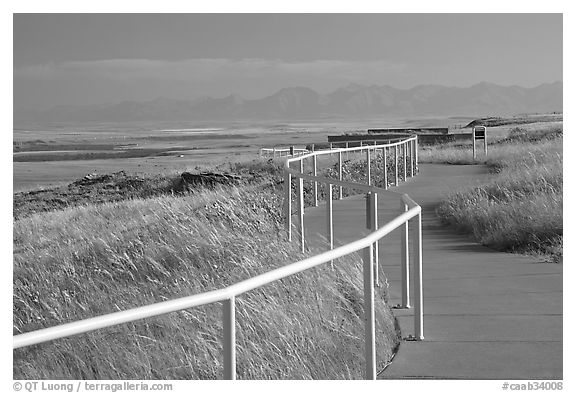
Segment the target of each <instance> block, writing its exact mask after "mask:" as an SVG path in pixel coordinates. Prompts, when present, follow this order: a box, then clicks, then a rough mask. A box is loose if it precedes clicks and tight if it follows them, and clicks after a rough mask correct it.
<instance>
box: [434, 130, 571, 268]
mask: <svg viewBox="0 0 576 393" xmlns="http://www.w3.org/2000/svg"><path fill="white" fill-rule="evenodd" d="M467 154H468V156H470V151H469V148H468V152H467ZM450 157H451V159H450V160H448V161H449V162H451V161H456V162H459V160H460V159H461V160H464V159H465V158H464V157H462V152H461V150H460V149H459V148H455V147H448V148H444V149H442V148H440V149H439V150H437V151H436V152H433V151H432V152H429V156H428V158H429V161H435V160H436V161H437V162H438V161H440V162H442V161H443V160H446V159H447V158H450ZM484 162H485V163H486V164H487V165H488V167H489V168H490V170H491V172H493V173H495V174H496V176H495V177H494V178H493V179H492V180H491V181H490V182H489V183H487V184H483V185H480V186H476V187H473V188H470V189H466V190H463V191H459V192H455V193H453V194H451V195H450V196H449V197H448V198H447V199H446V200H445V201H444V202H443V203H442V204H441V205H440V206H439V208H438V210H437V212H438V214H439V215H440V217H441V218H442V219H443V220H444V222H446V223H448V224H451V225H454V226H456V227H458V228H459V229H460V230H463V231H465V232H468V233H471V234H473V235H474V237H475V238H476V239H477V240H478V241H479V242H481V243H482V244H485V245H488V246H490V247H493V248H495V249H497V250H502V251H512V252H521V253H534V254H540V255H543V256H544V257H545V258H547V259H549V260H551V261H561V260H562V238H563V228H562V226H563V225H562V200H563V197H562V190H563V182H562V130H561V129H558V128H556V127H553V128H550V129H547V130H541V131H540V132H535V133H528V132H525V131H524V130H522V129H520V128H514V129H512V130H511V132H510V136H509V137H507V138H505V139H503V140H501V141H499V142H498V143H495V144H493V145H492V146H490V148H489V157H488V158H487V159H485V160H484Z"/></svg>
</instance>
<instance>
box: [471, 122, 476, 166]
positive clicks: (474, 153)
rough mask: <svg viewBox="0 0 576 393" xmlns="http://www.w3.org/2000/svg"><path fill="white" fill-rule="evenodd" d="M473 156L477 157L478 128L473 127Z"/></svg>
mask: <svg viewBox="0 0 576 393" xmlns="http://www.w3.org/2000/svg"><path fill="white" fill-rule="evenodd" d="M472 158H474V159H476V128H474V129H472Z"/></svg>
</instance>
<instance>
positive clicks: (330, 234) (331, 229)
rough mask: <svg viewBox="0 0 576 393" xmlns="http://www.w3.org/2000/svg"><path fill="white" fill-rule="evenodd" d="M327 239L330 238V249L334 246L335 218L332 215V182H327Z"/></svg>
mask: <svg viewBox="0 0 576 393" xmlns="http://www.w3.org/2000/svg"><path fill="white" fill-rule="evenodd" d="M326 191H327V195H326V229H327V231H326V232H327V233H326V239H327V240H328V249H329V250H332V249H333V248H334V220H333V215H332V211H333V210H332V184H330V183H327V184H326Z"/></svg>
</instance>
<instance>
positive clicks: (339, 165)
mask: <svg viewBox="0 0 576 393" xmlns="http://www.w3.org/2000/svg"><path fill="white" fill-rule="evenodd" d="M338 180H340V181H342V152H341V151H339V152H338ZM338 199H342V186H339V188H338Z"/></svg>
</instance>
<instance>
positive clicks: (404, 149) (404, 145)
mask: <svg viewBox="0 0 576 393" xmlns="http://www.w3.org/2000/svg"><path fill="white" fill-rule="evenodd" d="M402 152H403V157H402V159H403V160H404V165H403V167H404V168H403V171H402V172H404V177H403V178H402V180H403V181H406V180H408V179H407V178H406V164H407V163H408V157H407V156H406V153H408V149H406V142H404V143H402Z"/></svg>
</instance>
